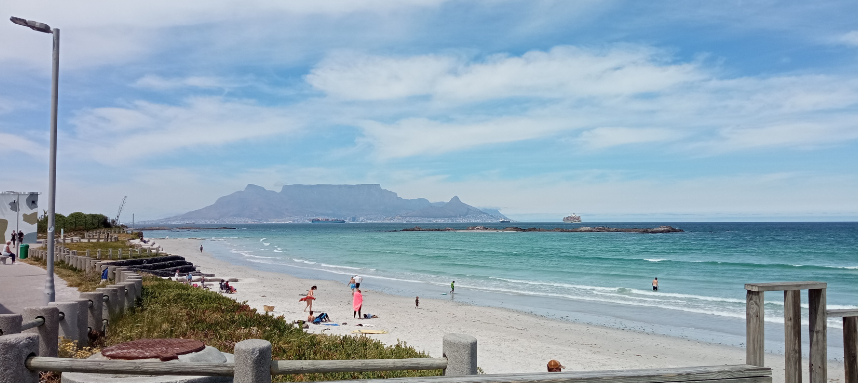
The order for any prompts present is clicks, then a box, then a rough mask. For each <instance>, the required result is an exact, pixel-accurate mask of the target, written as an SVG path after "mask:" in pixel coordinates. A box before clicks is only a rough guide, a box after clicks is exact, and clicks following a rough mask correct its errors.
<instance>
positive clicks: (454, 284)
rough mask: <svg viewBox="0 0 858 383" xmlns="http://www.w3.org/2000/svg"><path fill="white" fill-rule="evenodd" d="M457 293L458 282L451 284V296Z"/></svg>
mask: <svg viewBox="0 0 858 383" xmlns="http://www.w3.org/2000/svg"><path fill="white" fill-rule="evenodd" d="M455 292H456V281H453V282H452V283H450V294H453V293H455Z"/></svg>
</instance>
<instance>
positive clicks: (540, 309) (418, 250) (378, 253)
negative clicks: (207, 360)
mask: <svg viewBox="0 0 858 383" xmlns="http://www.w3.org/2000/svg"><path fill="white" fill-rule="evenodd" d="M470 225H474V224H419V226H421V227H424V228H435V227H439V228H443V227H451V228H456V229H464V228H465V227H467V226H470ZM483 225H485V226H489V227H498V228H501V227H503V226H519V227H541V228H548V229H551V228H555V227H578V226H581V225H580V224H579V225H570V224H564V223H512V224H483ZM583 225H584V226H611V227H656V226H659V225H671V226H674V227H679V228H682V229H683V230H685V232H684V233H670V234H637V233H551V232H543V233H540V232H530V233H516V232H501V233H495V232H400V231H397V230H401V229H403V228H409V227H414V226H415V224H380V223H379V224H240V225H233V226H234V227H235V228H236V229H234V230H227V229H224V230H174V231H150V232H146V233H145V235H146V236H147V237H149V236H151V237H155V238H158V237H160V238H163V237H170V238H189V237H190V238H201V239H202V240H201V243H202V244H203V245H204V246H205V247H206V250H207V251H209V252H211V253H212V254H213V255H214V256H215V257H216V258H219V259H221V260H224V261H228V262H231V263H233V264H237V265H244V266H248V267H252V268H257V269H260V270H266V271H275V272H282V273H286V274H290V275H294V276H297V277H301V278H310V279H327V280H336V281H341V282H342V283H343V284H345V283H346V282H347V281H348V280H349V277H350V276H352V275H355V274H359V275H361V276H363V278H364V281H363V284H362V287H364V288H367V289H371V290H377V291H382V292H385V293H390V294H396V295H402V296H420V297H421V299H427V298H429V299H433V298H434V299H452V300H456V301H460V302H464V303H469V304H476V305H485V306H496V307H505V308H510V309H514V310H519V311H523V312H528V313H533V314H537V315H543V316H546V317H550V318H556V319H560V320H569V321H576V322H581V323H589V324H598V325H604V326H609V327H615V328H622V329H627V330H632V331H642V332H648V333H656V334H663V335H669V336H677V337H683V338H688V339H694V340H699V341H705V342H712V343H721V344H726V345H732V346H744V341H745V336H744V333H745V321H744V318H745V290H744V284H745V283H751V282H774V281H810V280H813V281H821V282H826V283H828V290H827V300H828V308H829V309H834V308H854V307H858V223H721V222H719V223H687V222H683V223H670V222H653V223H617V222H599V223H585V224H583ZM195 226H203V227H205V226H206V225H195ZM211 226H222V225H211ZM656 277H657V278H658V280H659V291H652V289H651V287H650V286H651V281H652V280H653V278H656ZM452 281H455V282H456V293H455V294H448V292H449V290H450V283H451V282H452ZM765 298H766V304H765V315H766V317H765V319H766V322H767V325H766V334H765V335H766V350H767V351H771V352H775V353H782V352H783V326H782V324H783V293H780V292H769V293H766V296H765ZM802 306H803V314H802V318H803V319H802V322H803V324H804V325H805V326H806V325H807V294H806V292H805V293H803V294H802ZM828 327H829V330H828V331H829V345H830V349H829V357H830V358H831V359H842V357H843V349H842V337H841V335H840V330H841V329H842V322H841V321H840V320H839V318H837V319H831V320H829V322H828ZM803 334H804V335H803V337H804V339H803V340H804V342H805V343H806V342H807V329H806V328H805V330H804V332H803ZM807 350H808V347H807V345H805V346H804V347H803V352H804V353H805V355H806V354H807Z"/></svg>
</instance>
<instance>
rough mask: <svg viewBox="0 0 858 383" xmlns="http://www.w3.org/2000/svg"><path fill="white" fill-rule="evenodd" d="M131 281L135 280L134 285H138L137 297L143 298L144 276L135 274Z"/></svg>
mask: <svg viewBox="0 0 858 383" xmlns="http://www.w3.org/2000/svg"><path fill="white" fill-rule="evenodd" d="M128 281H129V282H134V285H135V286H136V287H137V290H136V292H137V298H143V278H140V276H134V277H131V278H130V279H128Z"/></svg>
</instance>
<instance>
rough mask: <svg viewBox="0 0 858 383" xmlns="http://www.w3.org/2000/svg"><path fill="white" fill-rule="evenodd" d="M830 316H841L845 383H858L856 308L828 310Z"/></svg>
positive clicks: (857, 312) (857, 324) (857, 315)
mask: <svg viewBox="0 0 858 383" xmlns="http://www.w3.org/2000/svg"><path fill="white" fill-rule="evenodd" d="M827 316H828V317H830V318H838V317H840V318H843V367H844V369H845V370H846V371H845V372H846V374H845V379H846V380H845V381H846V383H858V309H845V310H828V313H827Z"/></svg>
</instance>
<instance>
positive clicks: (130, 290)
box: [118, 281, 137, 310]
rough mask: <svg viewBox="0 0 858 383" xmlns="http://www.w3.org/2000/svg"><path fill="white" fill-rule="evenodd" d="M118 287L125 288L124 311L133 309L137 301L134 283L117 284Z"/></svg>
mask: <svg viewBox="0 0 858 383" xmlns="http://www.w3.org/2000/svg"><path fill="white" fill-rule="evenodd" d="M118 285H120V286H125V291H126V293H125V309H126V310H130V309H132V308H134V303H135V301H136V300H137V285H136V284H135V283H134V282H127V281H126V282H122V283H118Z"/></svg>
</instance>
